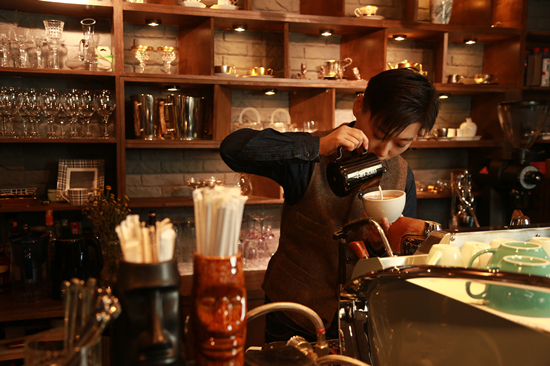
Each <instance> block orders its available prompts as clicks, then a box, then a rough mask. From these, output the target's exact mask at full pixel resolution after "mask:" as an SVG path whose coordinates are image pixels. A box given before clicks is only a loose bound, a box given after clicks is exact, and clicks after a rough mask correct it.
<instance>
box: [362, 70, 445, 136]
mask: <svg viewBox="0 0 550 366" xmlns="http://www.w3.org/2000/svg"><path fill="white" fill-rule="evenodd" d="M367 111H370V112H371V119H372V121H373V122H374V125H375V127H376V128H377V129H379V130H380V132H382V133H384V134H385V139H386V138H389V137H391V136H395V135H397V134H399V133H400V132H401V131H403V130H404V129H405V128H407V126H409V125H411V124H413V123H420V125H421V127H420V128H421V129H425V130H426V131H429V130H431V129H432V127H433V125H434V123H435V119H436V117H437V113H438V112H439V98H438V95H437V91H436V90H435V87H434V86H433V85H432V83H431V82H430V81H429V80H428V79H427V78H426V77H425V76H423V75H421V74H419V73H418V72H416V71H414V70H412V69H405V68H402V69H392V70H387V71H383V72H381V73H380V74H378V75H375V76H374V77H373V78H371V79H370V81H369V83H368V85H367V88H366V89H365V94H364V98H363V112H367Z"/></svg>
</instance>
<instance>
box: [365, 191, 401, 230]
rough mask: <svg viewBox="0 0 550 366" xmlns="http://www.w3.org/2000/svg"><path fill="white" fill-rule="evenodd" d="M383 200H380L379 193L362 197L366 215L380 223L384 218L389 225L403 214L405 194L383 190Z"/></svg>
mask: <svg viewBox="0 0 550 366" xmlns="http://www.w3.org/2000/svg"><path fill="white" fill-rule="evenodd" d="M382 195H383V197H384V199H383V200H381V199H380V192H379V191H373V192H369V193H365V194H364V195H363V207H364V208H365V211H366V212H367V215H369V216H370V217H372V218H373V219H374V220H376V222H378V223H380V222H382V218H384V217H386V218H387V219H388V221H389V222H390V224H391V223H392V222H394V221H395V220H397V219H398V218H399V216H401V214H402V213H403V209H404V208H405V201H406V198H407V194H406V193H405V192H403V191H397V190H383V191H382Z"/></svg>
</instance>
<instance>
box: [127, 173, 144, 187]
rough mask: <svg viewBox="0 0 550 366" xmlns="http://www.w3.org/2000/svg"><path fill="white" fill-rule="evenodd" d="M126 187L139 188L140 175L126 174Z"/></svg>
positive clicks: (140, 184)
mask: <svg viewBox="0 0 550 366" xmlns="http://www.w3.org/2000/svg"><path fill="white" fill-rule="evenodd" d="M127 173H128V172H127ZM126 186H127V187H141V186H142V183H141V175H140V174H126Z"/></svg>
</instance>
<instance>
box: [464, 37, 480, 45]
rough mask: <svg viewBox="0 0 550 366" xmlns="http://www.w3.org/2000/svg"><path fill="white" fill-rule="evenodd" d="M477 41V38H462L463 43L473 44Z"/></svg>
mask: <svg viewBox="0 0 550 366" xmlns="http://www.w3.org/2000/svg"><path fill="white" fill-rule="evenodd" d="M476 42H477V38H464V43H465V44H475V43H476Z"/></svg>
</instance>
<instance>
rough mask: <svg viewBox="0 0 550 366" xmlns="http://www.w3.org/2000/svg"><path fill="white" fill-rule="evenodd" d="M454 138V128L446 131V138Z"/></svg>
mask: <svg viewBox="0 0 550 366" xmlns="http://www.w3.org/2000/svg"><path fill="white" fill-rule="evenodd" d="M455 136H456V128H449V129H447V137H455Z"/></svg>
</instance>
